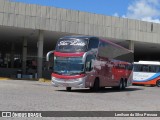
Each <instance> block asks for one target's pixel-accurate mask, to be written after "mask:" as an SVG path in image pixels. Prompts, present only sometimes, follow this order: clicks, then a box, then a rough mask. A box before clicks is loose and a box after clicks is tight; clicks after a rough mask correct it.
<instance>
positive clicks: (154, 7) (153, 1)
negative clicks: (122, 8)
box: [125, 0, 160, 23]
mask: <svg viewBox="0 0 160 120" xmlns="http://www.w3.org/2000/svg"><path fill="white" fill-rule="evenodd" d="M159 7H160V1H159V0H136V1H134V2H132V4H130V5H129V6H128V11H127V13H126V15H125V16H126V17H127V18H132V19H139V20H143V21H149V22H156V23H160V19H159V17H160V10H159Z"/></svg>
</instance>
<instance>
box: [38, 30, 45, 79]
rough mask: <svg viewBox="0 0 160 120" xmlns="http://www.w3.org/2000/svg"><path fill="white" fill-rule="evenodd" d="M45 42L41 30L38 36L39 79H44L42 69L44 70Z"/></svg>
mask: <svg viewBox="0 0 160 120" xmlns="http://www.w3.org/2000/svg"><path fill="white" fill-rule="evenodd" d="M43 42H44V31H42V30H39V35H38V43H37V47H38V57H37V77H38V79H39V78H42V68H43Z"/></svg>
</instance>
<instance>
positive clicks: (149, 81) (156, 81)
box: [133, 61, 160, 87]
mask: <svg viewBox="0 0 160 120" xmlns="http://www.w3.org/2000/svg"><path fill="white" fill-rule="evenodd" d="M133 84H135V85H152V86H158V87H160V62H156V61H139V62H134V71H133Z"/></svg>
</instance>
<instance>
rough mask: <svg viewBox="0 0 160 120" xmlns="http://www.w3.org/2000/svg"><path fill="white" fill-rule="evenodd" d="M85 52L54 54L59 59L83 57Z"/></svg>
mask: <svg viewBox="0 0 160 120" xmlns="http://www.w3.org/2000/svg"><path fill="white" fill-rule="evenodd" d="M83 54H84V52H80V53H61V52H54V55H55V56H59V57H81V56H83Z"/></svg>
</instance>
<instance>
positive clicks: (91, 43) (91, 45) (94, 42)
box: [88, 38, 99, 50]
mask: <svg viewBox="0 0 160 120" xmlns="http://www.w3.org/2000/svg"><path fill="white" fill-rule="evenodd" d="M98 45H99V39H98V38H91V39H90V40H89V46H88V50H91V49H95V48H98Z"/></svg>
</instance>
